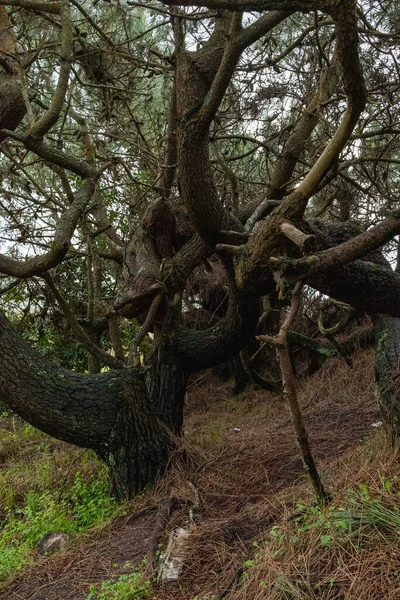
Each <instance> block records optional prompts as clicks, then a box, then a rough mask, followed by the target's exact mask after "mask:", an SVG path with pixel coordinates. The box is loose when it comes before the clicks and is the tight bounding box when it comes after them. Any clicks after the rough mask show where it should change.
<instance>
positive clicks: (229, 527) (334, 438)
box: [0, 351, 400, 600]
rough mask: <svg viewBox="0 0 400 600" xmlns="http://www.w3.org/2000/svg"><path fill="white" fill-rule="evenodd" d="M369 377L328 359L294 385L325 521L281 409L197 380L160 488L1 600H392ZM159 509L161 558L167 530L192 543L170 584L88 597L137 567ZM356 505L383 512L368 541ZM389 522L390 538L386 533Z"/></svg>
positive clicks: (390, 462) (384, 488) (364, 361)
mask: <svg viewBox="0 0 400 600" xmlns="http://www.w3.org/2000/svg"><path fill="white" fill-rule="evenodd" d="M373 377H374V363H373V353H372V352H371V351H363V352H360V353H358V354H357V355H355V356H354V358H353V368H351V369H350V368H349V367H348V366H347V365H346V363H345V362H344V360H343V359H337V360H335V361H333V362H331V363H330V364H329V365H327V366H325V367H324V368H323V369H321V370H320V371H319V372H317V373H316V374H314V375H313V376H311V377H309V378H307V379H304V380H300V381H299V394H300V400H301V405H302V409H303V411H304V417H305V422H306V427H307V430H308V433H309V438H310V442H311V446H312V449H313V452H314V455H315V457H316V459H317V462H318V466H319V468H320V471H321V475H322V479H323V481H324V483H325V486H326V488H327V489H328V490H329V491H330V492H331V493H332V495H333V498H334V500H333V503H332V507H331V508H328V509H322V508H321V507H317V506H316V505H315V503H313V496H312V490H311V489H310V484H309V482H308V480H307V479H306V477H305V476H304V472H303V469H302V463H301V460H300V458H299V454H298V449H297V447H296V444H295V440H294V434H293V429H292V424H291V420H290V415H289V413H288V411H287V409H286V407H285V406H284V403H283V400H282V398H281V397H280V396H279V395H276V394H275V395H274V394H270V393H267V392H263V391H260V390H256V389H252V388H251V389H247V391H246V392H244V393H243V394H241V395H239V396H232V395H230V394H229V389H228V386H227V384H223V383H221V382H219V381H218V380H216V378H215V377H214V376H212V375H209V374H206V375H203V376H201V377H199V378H198V379H197V380H193V382H192V383H191V387H190V389H189V393H188V401H187V406H186V418H185V437H184V441H183V442H180V444H181V446H180V448H179V450H177V452H176V456H175V457H174V460H173V464H172V468H171V469H170V471H169V472H168V474H167V475H166V476H164V477H163V478H162V480H161V481H160V482H159V484H158V485H157V487H156V488H155V489H153V490H151V491H149V492H148V493H146V494H143V495H141V496H140V497H139V498H138V499H136V500H135V501H134V502H133V503H132V504H131V505H129V507H128V509H127V510H126V511H125V514H124V515H123V516H118V517H116V518H114V519H113V520H111V521H109V522H108V523H107V524H106V525H105V526H103V527H102V528H95V529H93V530H88V531H86V532H85V533H84V534H82V535H79V536H78V537H77V538H76V540H75V541H74V543H73V545H72V546H71V547H70V548H69V549H67V550H65V551H62V552H61V553H59V554H56V555H54V556H51V557H41V556H39V555H37V554H35V553H32V554H31V556H30V562H29V564H28V566H27V567H26V568H25V569H24V571H23V572H22V573H21V574H20V575H17V576H15V577H14V578H12V579H8V580H7V581H6V582H5V583H4V584H3V587H2V588H0V599H1V600H87V599H89V598H93V599H96V598H99V599H101V600H114V599H115V600H119V599H120V598H121V600H125V599H126V600H130V598H132V600H133V598H135V599H136V598H139V599H140V598H142V597H143V598H145V597H146V598H147V597H149V598H156V599H159V600H161V599H162V600H195V599H196V600H222V598H228V599H229V600H258V599H261V598H265V599H269V598H270V599H271V600H272V599H276V600H279V599H286V598H287V599H293V600H307V599H310V598H325V599H326V600H328V599H329V600H339V599H345V600H351V599H354V600H355V599H356V598H357V599H358V600H359V599H362V600H373V599H375V598H376V599H377V600H378V599H379V598H382V599H383V598H393V599H395V598H400V575H399V570H400V561H399V559H400V550H397V545H398V542H396V545H394V544H393V535H394V536H395V537H396V535H397V536H398V535H399V533H400V512H399V514H398V515H397V512H396V511H397V507H398V505H399V504H400V502H399V489H398V488H399V485H398V483H397V475H396V472H397V471H398V464H399V461H398V453H397V451H395V450H392V449H389V447H388V445H387V442H386V438H385V434H384V432H383V431H382V428H375V427H374V426H373V424H376V422H377V421H378V420H379V417H378V413H377V408H376V400H375V395H374V383H373ZM197 494H198V496H199V499H200V502H199V506H196V505H197V500H198V498H196V496H197ZM168 498H169V499H174V500H173V503H172V504H173V508H174V510H172V512H171V515H170V517H169V519H168V522H167V526H166V530H165V532H164V535H163V536H162V538H161V542H162V543H163V545H164V546H165V544H166V540H167V537H168V533H169V532H171V531H173V530H175V529H176V528H178V527H184V528H189V530H190V550H189V551H188V553H187V556H186V557H185V567H184V569H183V572H182V574H181V577H180V578H179V580H178V582H177V583H168V584H165V585H164V586H162V587H161V588H160V587H157V586H155V587H154V588H153V589H154V591H152V592H151V594H150V592H147V591H146V592H143V594H142V595H140V594H139V592H138V593H137V594H136V595H134V596H129V595H126V596H124V595H120V596H118V595H117V593H116V592H110V593H109V594H108V595H107V593H106V592H105V591H104V592H103V595H100V592H96V590H95V588H94V587H93V586H97V589H98V586H99V585H100V583H101V582H102V581H106V580H113V579H115V578H118V577H120V576H121V574H123V573H126V572H129V569H131V568H132V565H137V564H139V563H140V562H141V561H142V560H143V559H144V558H145V557H146V554H147V552H148V550H149V544H150V545H151V543H152V542H154V527H155V524H156V523H157V518H158V515H159V510H160V506H162V504H161V505H160V502H162V501H163V500H166V499H168ZM361 501H363V502H364V505H363V506H364V509H362V508H361V509H360V506H361V504H360V502H361ZM389 505H390V506H389ZM349 506H351V507H353V509H354V510H353V512H352V513H351V519H352V521H351V523H350V521H349ZM365 506H367V507H368V506H372V509H373V510H372V509H371V511H372V512H373V511H374V510H375V509H376V507H378V509H377V510H378V512H379V511H380V513H382V514H380V517H381V521H382V520H383V524H382V523H381V522H380V521H379V518H378V517H375V522H371V523H370V524H369V525H370V527H372V530H371V531H370V535H369V536H368V539H366V534H365V528H366V527H368V523H367V524H366V525H365V526H364V523H363V522H362V519H361V517H360V518H359V520H358V521H357V522H358V523H359V528H358V529H354V523H356V519H357V514H359V513H357V510H359V512H360V510H361V512H362V511H363V510H364V511H365ZM190 507H192V508H194V510H193V511H192V513H194V514H193V518H192V520H190V518H189V514H190V510H189V509H190ZM374 507H375V508H374ZM385 510H386V513H385ZM388 511H389V512H390V511H391V514H392V513H393V514H394V517H393V518H394V521H395V523H394V525H392V524H391V523H392V522H390V524H389V525H387V523H386V521H384V516H382V515H385V514H386V519H387V520H390V519H389V517H388V516H387V515H388ZM338 514H339V516H340V518H339V517H338ZM363 514H364V513H363ZM368 514H369V513H368ZM378 516H379V515H378ZM395 517H396V518H398V519H399V520H398V522H397V521H396V519H395ZM346 519H347V520H346ZM360 519H361V520H360ZM377 523H378V525H377ZM380 523H381V525H382V527H381V528H379V524H380ZM332 528H333V530H334V531H333V530H332ZM396 528H397V529H396ZM336 531H338V532H339V533H340V535H337V536H336V537H337V539H336V537H335V532H336ZM368 531H369V530H368ZM388 531H389V533H387V532H388ZM385 532H386V533H385ZM391 535H392V537H390V536H391ZM396 562H397V566H395V565H396ZM127 563H128V564H127ZM372 574H373V575H372ZM91 585H92V588H90V586H91ZM363 586H364V587H363ZM365 586H367V587H365ZM363 590H364V591H363ZM385 590H386V591H385ZM396 590H397V591H396ZM97 594H99V595H97ZM113 594H114V595H113ZM147 594H149V595H147ZM393 594H394V595H393ZM396 594H397V595H396Z"/></svg>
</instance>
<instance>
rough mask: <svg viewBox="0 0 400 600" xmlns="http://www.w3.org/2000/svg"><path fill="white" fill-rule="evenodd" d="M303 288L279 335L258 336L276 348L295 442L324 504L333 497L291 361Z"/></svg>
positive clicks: (297, 292) (297, 289) (296, 294)
mask: <svg viewBox="0 0 400 600" xmlns="http://www.w3.org/2000/svg"><path fill="white" fill-rule="evenodd" d="M301 289H302V285H301V284H297V285H296V287H295V289H294V291H293V296H292V303H291V306H290V310H289V312H288V314H287V317H286V319H285V321H284V323H283V324H282V326H281V328H280V330H279V333H278V335H277V336H276V337H270V336H267V335H259V336H257V339H258V340H259V341H260V342H265V343H267V344H271V345H273V346H275V347H276V350H277V353H278V358H279V365H280V368H281V373H282V380H283V385H284V388H283V390H284V394H285V395H286V400H287V403H288V405H289V409H290V413H291V416H292V421H293V426H294V430H295V434H296V441H297V444H298V446H299V449H300V453H301V458H302V461H303V465H304V468H305V470H306V471H307V474H308V476H309V477H310V480H311V483H312V485H313V487H314V490H315V493H316V494H317V498H318V500H319V501H321V502H323V503H327V502H329V500H330V496H329V494H328V493H327V492H326V491H325V488H324V486H323V483H322V481H321V477H320V475H319V472H318V469H317V466H316V464H315V461H314V457H313V455H312V452H311V448H310V444H309V441H308V435H307V431H306V428H305V425H304V421H303V416H302V413H301V408H300V404H299V401H298V398H297V390H296V383H295V380H294V375H293V369H292V364H291V361H290V355H289V349H288V343H287V335H288V333H289V331H290V329H291V327H292V325H293V322H294V320H295V318H296V315H297V313H298V310H299V308H300V303H301Z"/></svg>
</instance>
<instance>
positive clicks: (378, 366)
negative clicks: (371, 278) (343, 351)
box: [374, 315, 400, 442]
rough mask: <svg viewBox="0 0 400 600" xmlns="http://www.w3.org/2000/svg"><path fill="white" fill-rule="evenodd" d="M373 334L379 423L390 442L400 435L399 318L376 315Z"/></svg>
mask: <svg viewBox="0 0 400 600" xmlns="http://www.w3.org/2000/svg"><path fill="white" fill-rule="evenodd" d="M374 332H375V344H376V346H375V382H376V391H377V396H378V405H379V410H380V413H381V417H382V421H383V422H384V423H385V424H386V425H387V426H388V429H389V431H390V434H391V438H392V441H393V442H395V441H396V440H398V439H399V435H400V378H399V366H400V319H395V318H393V317H388V316H385V315H377V316H376V317H375V318H374Z"/></svg>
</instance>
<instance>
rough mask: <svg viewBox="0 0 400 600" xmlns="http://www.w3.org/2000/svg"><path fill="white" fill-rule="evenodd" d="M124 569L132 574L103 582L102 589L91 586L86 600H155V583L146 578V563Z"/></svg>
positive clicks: (125, 574) (126, 566)
mask: <svg viewBox="0 0 400 600" xmlns="http://www.w3.org/2000/svg"><path fill="white" fill-rule="evenodd" d="M124 568H126V569H129V570H130V571H131V572H130V573H124V574H122V575H119V577H117V578H113V579H108V580H107V581H103V583H102V584H101V586H100V589H97V588H96V586H95V585H91V586H90V591H89V595H88V596H87V598H86V600H144V599H147V600H150V599H151V598H154V593H153V592H152V589H151V587H152V584H153V581H152V580H151V579H149V578H148V577H147V576H146V561H142V562H141V563H140V564H139V565H136V566H135V565H131V564H129V563H126V564H125V565H124Z"/></svg>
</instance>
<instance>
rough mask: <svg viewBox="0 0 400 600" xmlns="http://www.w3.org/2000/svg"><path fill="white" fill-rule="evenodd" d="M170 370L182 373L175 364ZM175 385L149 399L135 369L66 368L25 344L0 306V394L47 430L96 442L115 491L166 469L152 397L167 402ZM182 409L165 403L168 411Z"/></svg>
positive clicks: (90, 444) (87, 444)
mask: <svg viewBox="0 0 400 600" xmlns="http://www.w3.org/2000/svg"><path fill="white" fill-rule="evenodd" d="M167 368H168V367H167ZM151 377H152V373H151V372H150V373H149V374H148V378H151ZM174 377H176V378H177V379H179V381H180V382H182V384H183V383H184V381H185V380H184V378H183V376H182V371H179V370H178V369H177V370H176V371H175V372H174V373H173V374H172V375H171V377H170V380H173V378H174ZM176 388H177V386H175V387H174V386H173V385H172V384H171V383H170V384H169V387H168V389H167V390H162V391H161V390H159V394H158V396H157V398H155V400H154V401H152V400H153V399H152V398H150V396H149V393H148V390H147V388H146V385H145V381H144V377H143V374H142V373H141V372H140V371H138V370H135V369H129V370H128V369H126V370H120V371H109V372H107V373H100V374H96V375H82V374H77V373H71V372H69V371H67V370H65V369H63V368H61V367H58V366H57V365H55V364H53V363H51V362H49V361H48V360H47V359H46V358H44V357H43V356H42V355H41V354H39V353H38V352H37V351H35V350H34V349H33V348H31V347H30V346H29V345H28V344H26V343H25V342H24V340H23V339H22V338H21V337H20V336H19V335H18V334H17V333H16V331H15V330H14V329H13V328H12V327H11V326H10V324H9V323H8V322H7V320H6V319H5V317H4V316H3V315H2V314H1V313H0V389H1V393H0V400H1V401H2V402H4V404H5V405H6V406H7V407H9V408H11V409H12V410H14V411H15V412H16V413H17V414H19V415H20V416H21V417H22V418H23V419H25V420H26V421H28V422H29V423H31V424H32V425H33V426H34V427H37V428H39V429H40V430H42V431H44V432H45V433H48V434H49V435H52V436H54V437H56V438H58V439H61V440H64V441H66V442H69V443H71V444H75V445H77V446H82V447H84V448H92V449H93V450H95V452H96V453H97V454H98V455H99V457H101V458H102V459H103V460H104V461H105V462H106V464H107V465H108V467H109V471H110V476H111V481H112V483H113V488H114V493H115V495H116V496H117V497H118V498H122V497H125V498H131V497H132V496H134V495H135V494H136V493H137V492H139V491H140V490H143V489H144V488H145V487H146V486H148V485H151V484H152V483H153V482H154V481H155V480H156V478H157V477H158V476H159V475H160V473H162V472H163V471H164V470H165V467H166V465H167V462H168V458H169V454H170V448H171V441H170V437H169V435H168V433H167V430H166V429H165V427H164V425H163V424H162V422H161V420H159V419H158V418H157V417H156V415H155V412H156V411H154V409H153V405H157V403H160V404H166V405H167V404H170V406H171V407H172V406H173V405H174V402H175V398H176V396H177V394H176V391H177V390H176ZM168 394H169V395H168ZM181 394H183V395H184V391H182V392H181ZM159 412H160V416H161V415H162V411H159ZM180 412H181V406H179V409H178V410H177V411H175V413H173V411H172V409H171V411H170V413H171V414H172V418H171V419H173V418H175V417H176V415H178V414H180ZM167 425H168V426H171V425H173V422H172V420H170V421H169V422H168V423H167ZM179 426H180V425H179ZM171 428H173V427H171ZM178 428H179V427H175V429H176V430H177V429H178Z"/></svg>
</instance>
